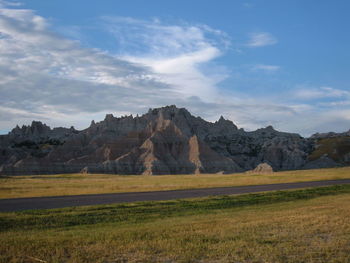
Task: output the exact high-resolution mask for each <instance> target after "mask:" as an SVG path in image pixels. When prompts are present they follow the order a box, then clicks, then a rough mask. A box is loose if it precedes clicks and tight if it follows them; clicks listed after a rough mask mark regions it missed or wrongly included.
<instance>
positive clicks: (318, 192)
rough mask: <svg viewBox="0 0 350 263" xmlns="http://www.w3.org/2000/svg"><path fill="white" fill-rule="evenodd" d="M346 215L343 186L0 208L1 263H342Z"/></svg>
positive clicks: (349, 236)
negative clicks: (60, 206) (51, 207)
mask: <svg viewBox="0 0 350 263" xmlns="http://www.w3.org/2000/svg"><path fill="white" fill-rule="evenodd" d="M349 218H350V185H343V186H330V187H321V188H314V189H304V190H293V191H278V192H269V193H259V194H248V195H240V196H223V197H215V198H201V199H192V200H178V201H167V202H140V203H132V204H118V205H108V206H94V207H79V208H65V209H56V210H36V211H24V212H17V213H0V240H1V242H0V262H6V263H8V262H77V263H80V262H105V263H107V262H247V263H248V262H249V263H253V262H257V263H258V262H298V263H299V262H320V263H321V262H325V263H326V262H327V263H329V262H344V263H345V262H350V220H349ZM40 260H41V261H40Z"/></svg>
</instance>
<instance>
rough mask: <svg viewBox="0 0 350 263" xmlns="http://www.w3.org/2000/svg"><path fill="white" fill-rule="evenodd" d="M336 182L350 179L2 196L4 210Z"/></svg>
mask: <svg viewBox="0 0 350 263" xmlns="http://www.w3.org/2000/svg"><path fill="white" fill-rule="evenodd" d="M336 184H350V179H342V180H328V181H313V182H299V183H284V184H266V185H250V186H233V187H216V188H202V189H187V190H170V191H153V192H133V193H116V194H91V195H70V196H52V197H32V198H14V199H0V212H10V211H21V210H27V209H51V208H62V207H70V206H84V205H102V204H115V203H125V202H136V201H160V200H172V199H181V198H194V197H205V196H215V195H235V194H245V193H256V192H264V191H275V190H288V189H297V188H307V187H317V186H329V185H336Z"/></svg>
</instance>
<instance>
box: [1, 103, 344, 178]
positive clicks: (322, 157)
mask: <svg viewBox="0 0 350 263" xmlns="http://www.w3.org/2000/svg"><path fill="white" fill-rule="evenodd" d="M349 135H350V133H344V134H338V135H337V134H335V133H330V134H316V135H314V136H312V137H310V138H303V137H301V136H300V135H298V134H293V133H285V132H279V131H276V130H274V129H273V127H271V126H269V127H266V128H262V129H258V130H256V131H253V132H246V131H244V130H243V129H238V128H237V126H236V125H235V124H234V123H233V122H231V121H230V120H225V119H224V118H223V117H221V118H220V119H219V120H218V121H217V122H215V123H212V122H207V121H205V120H203V119H202V118H200V117H195V116H193V115H191V114H190V113H189V112H188V111H187V110H186V109H184V108H177V107H176V106H166V107H162V108H157V109H150V110H149V111H148V113H146V114H144V115H142V116H137V117H133V116H127V117H119V118H117V117H114V116H113V115H111V114H107V115H106V117H105V119H104V120H103V121H100V122H97V123H95V122H94V121H92V122H91V125H90V127H88V128H87V129H85V130H82V131H78V130H75V129H74V128H73V127H71V128H70V129H67V128H54V129H51V128H50V127H48V126H46V125H45V124H42V123H41V122H35V121H33V123H32V124H31V125H30V126H22V127H21V128H20V127H18V126H17V127H16V128H14V129H13V130H12V131H11V132H9V134H7V135H1V136H0V173H1V174H5V175H24V174H55V173H77V172H85V173H115V174H148V175H156V174H188V173H218V172H225V173H234V172H242V171H248V170H252V169H254V168H256V167H257V166H258V165H259V164H260V163H266V164H268V165H269V166H271V167H272V169H273V170H274V171H279V170H292V169H304V168H318V167H334V166H341V165H349V164H350V136H349ZM339 138H342V139H341V142H340V143H338V144H336V143H335V144H332V142H328V141H327V143H328V144H332V145H331V146H324V145H323V142H324V141H325V140H333V141H334V140H339ZM344 145H345V146H344ZM322 147H323V148H322ZM327 147H328V148H327ZM329 147H330V148H331V150H329ZM332 147H333V148H332ZM338 148H339V149H338ZM320 149H321V150H320ZM322 149H323V150H322ZM329 151H330V152H329ZM334 151H336V152H337V151H338V154H336V155H334ZM332 153H333V155H332Z"/></svg>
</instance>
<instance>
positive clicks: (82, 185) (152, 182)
mask: <svg viewBox="0 0 350 263" xmlns="http://www.w3.org/2000/svg"><path fill="white" fill-rule="evenodd" d="M343 178H350V167H343V168H332V169H315V170H298V171H286V172H276V173H271V174H264V175H262V174H260V175H254V174H244V173H241V174H200V175H162V176H143V175H135V176H130V175H128V176H121V175H106V174H88V175H83V174H62V175H39V176H38V175H35V176H11V177H1V178H0V198H17V197H34V196H58V195H79V194H99V193H117V192H138V191H156V190H171V189H191V188H206V187H221V186H239V185H257V184H273V183H288V182H302V181H316V180H331V179H343Z"/></svg>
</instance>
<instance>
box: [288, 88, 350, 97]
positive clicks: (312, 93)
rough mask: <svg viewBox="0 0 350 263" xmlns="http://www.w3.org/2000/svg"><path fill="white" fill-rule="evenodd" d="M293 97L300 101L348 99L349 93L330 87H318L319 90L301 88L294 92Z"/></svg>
mask: <svg viewBox="0 0 350 263" xmlns="http://www.w3.org/2000/svg"><path fill="white" fill-rule="evenodd" d="M295 96H296V97H297V98H300V99H305V100H315V99H321V98H343V97H349V98H350V91H347V90H341V89H335V88H332V87H326V86H324V87H319V88H310V87H302V88H298V89H297V90H296V92H295Z"/></svg>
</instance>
